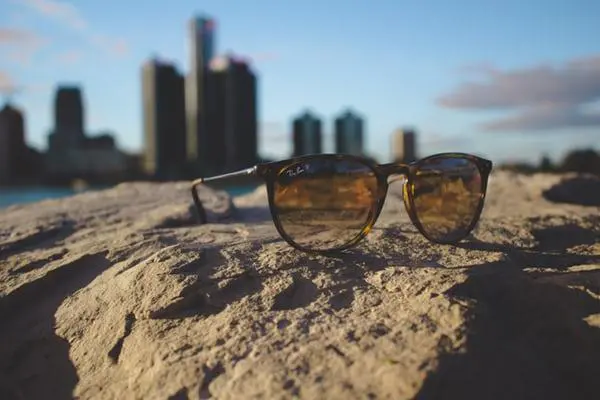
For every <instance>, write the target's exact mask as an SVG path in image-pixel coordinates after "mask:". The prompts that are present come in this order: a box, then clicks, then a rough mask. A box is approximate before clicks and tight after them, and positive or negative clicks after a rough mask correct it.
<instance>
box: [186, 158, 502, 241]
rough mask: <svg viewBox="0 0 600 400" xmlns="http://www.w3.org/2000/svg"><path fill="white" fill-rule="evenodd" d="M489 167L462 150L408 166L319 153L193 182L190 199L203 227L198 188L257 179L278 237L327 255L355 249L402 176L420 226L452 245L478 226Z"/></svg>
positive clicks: (412, 216) (410, 210) (435, 238)
mask: <svg viewBox="0 0 600 400" xmlns="http://www.w3.org/2000/svg"><path fill="white" fill-rule="evenodd" d="M491 170H492V162H491V161H489V160H486V159H483V158H480V157H477V156H474V155H471V154H464V153H441V154H435V155H432V156H429V157H427V158H424V159H421V160H419V161H415V162H412V163H410V164H400V163H389V164H377V163H374V162H372V161H371V160H369V159H367V158H363V157H359V156H351V155H345V154H318V155H308V156H301V157H296V158H292V159H289V160H283V161H276V162H269V163H263V164H257V165H256V166H254V167H251V168H247V169H244V170H241V171H237V172H232V173H228V174H223V175H218V176H213V177H210V178H200V179H196V180H195V181H193V182H192V197H193V199H194V203H195V205H196V208H197V211H198V215H199V219H200V223H206V222H207V218H206V211H205V210H204V207H203V206H202V203H201V201H200V198H199V195H198V191H197V189H198V187H199V185H201V184H204V183H207V182H214V181H217V180H223V179H229V178H239V177H242V176H257V177H260V178H262V179H264V181H265V183H266V187H267V195H268V199H269V209H270V211H271V216H272V218H273V223H274V224H275V228H276V229H277V231H278V232H279V234H280V235H281V237H282V238H283V239H284V240H285V241H286V242H287V243H289V244H290V245H291V246H293V247H294V248H296V249H298V250H301V251H305V252H309V253H329V252H335V251H340V250H344V249H348V248H350V247H352V246H355V245H356V244H358V243H359V242H360V241H361V240H362V239H363V238H364V237H365V236H366V235H367V234H368V233H369V231H370V230H371V228H372V227H373V226H374V225H375V222H376V221H377V218H378V217H379V214H380V213H381V210H382V209H383V204H384V202H385V198H386V195H387V191H388V185H389V184H390V183H392V182H394V181H395V180H400V179H402V180H403V199H404V205H405V207H406V210H407V212H408V215H409V217H410V219H411V221H412V223H413V224H414V225H415V227H416V228H417V229H418V230H419V232H421V234H422V235H423V236H425V237H426V238H427V239H428V240H430V241H432V242H434V243H440V244H452V243H457V242H459V241H460V240H462V239H463V238H465V237H466V236H467V235H468V234H469V233H470V232H471V231H472V230H473V228H474V227H475V225H476V224H477V222H478V220H479V217H480V215H481V211H482V209H483V204H484V200H485V194H486V189H487V181H488V177H489V175H490V172H491Z"/></svg>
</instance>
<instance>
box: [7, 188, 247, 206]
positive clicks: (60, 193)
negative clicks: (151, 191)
mask: <svg viewBox="0 0 600 400" xmlns="http://www.w3.org/2000/svg"><path fill="white" fill-rule="evenodd" d="M255 188H256V186H232V187H229V188H224V190H225V191H226V192H228V193H229V194H230V195H231V196H241V195H243V194H247V193H250V192H252V191H253V190H254V189H255ZM99 189H102V188H90V189H88V190H99ZM77 193H81V190H80V191H76V190H74V189H71V188H50V187H28V188H18V189H5V188H0V208H5V207H8V206H12V205H15V204H26V203H33V202H36V201H41V200H48V199H59V198H63V197H67V196H71V195H74V194H77ZM190 201H191V197H190Z"/></svg>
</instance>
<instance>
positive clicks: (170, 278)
mask: <svg viewBox="0 0 600 400" xmlns="http://www.w3.org/2000/svg"><path fill="white" fill-rule="evenodd" d="M565 179H566V180H569V179H570V178H569V177H557V176H552V175H542V174H540V175H533V176H530V177H526V176H520V175H515V174H510V173H504V172H498V173H495V174H493V175H492V177H491V181H490V188H489V191H488V198H487V201H486V208H485V211H484V215H483V216H482V220H481V222H480V224H479V226H478V228H477V230H476V231H475V232H474V234H473V235H472V237H471V238H469V239H468V240H465V241H463V242H462V243H460V244H459V245H458V246H442V245H436V244H432V243H430V242H428V241H427V240H426V239H425V238H423V237H422V236H421V235H420V234H419V233H418V232H417V230H416V229H415V228H414V227H413V226H412V225H411V224H410V222H409V220H408V218H407V216H406V213H405V211H404V208H403V205H402V201H401V198H400V197H399V196H400V190H399V189H400V188H399V187H397V188H395V189H394V190H392V191H391V193H390V195H389V198H388V201H387V203H386V206H385V209H384V212H383V213H382V215H381V217H380V218H379V221H378V223H377V225H376V227H375V228H374V230H373V231H372V232H371V233H370V235H369V236H368V237H367V239H365V240H364V241H363V242H362V243H361V245H360V246H359V247H357V248H355V249H353V250H351V251H348V252H345V253H343V254H339V255H336V256H331V257H322V256H311V255H307V254H304V253H301V252H298V251H296V250H294V249H292V248H291V247H289V246H288V245H287V244H285V243H284V242H283V241H282V240H281V239H279V237H278V235H277V233H276V231H275V229H274V227H273V225H272V223H271V221H270V215H269V213H268V211H267V210H266V208H265V204H266V196H265V194H264V189H262V188H259V189H258V190H257V191H256V192H255V193H253V194H251V195H248V196H244V197H239V198H235V199H234V200H233V202H234V203H235V207H233V206H232V201H231V199H229V198H228V197H227V196H226V195H225V194H224V193H223V192H218V191H212V190H210V189H207V188H206V189H203V192H202V196H203V199H204V201H205V202H206V203H207V204H208V207H207V208H208V209H209V219H210V221H211V223H209V224H207V225H204V226H199V225H197V224H196V223H195V218H194V213H193V209H192V202H191V197H190V195H189V192H188V185H187V184H185V183H173V184H148V183H139V184H124V185H120V186H118V187H115V188H113V189H110V190H106V191H101V192H93V193H85V194H81V195H78V196H74V197H72V198H69V199H67V200H55V201H45V202H41V203H37V204H33V205H25V206H16V207H11V208H8V209H4V210H0V296H1V297H0V398H1V399H12V398H17V399H18V398H23V399H30V398H32V399H33V398H35V399H38V398H57V399H61V398H71V397H77V398H82V399H87V398H94V399H112V398H132V399H138V398H139V399H188V398H189V399H204V398H211V397H212V398H218V399H239V398H269V399H283V398H306V399H320V398H327V399H355V398H356V399H359V398H360V399H402V398H476V399H495V398H503V399H517V398H528V399H537V398H540V399H541V398H543V399H549V398H560V399H566V398H568V399H575V398H588V399H591V398H597V397H596V396H597V395H598V393H600V379H599V377H600V362H599V357H600V208H599V207H597V206H583V205H577V204H575V203H577V201H576V198H577V193H573V192H572V191H570V192H569V196H568V197H569V199H568V203H558V202H552V201H550V200H547V199H546V198H545V197H544V196H545V195H544V193H563V192H564V190H563V191H561V190H559V189H560V187H561V186H564V185H566V184H568V182H567V183H562V180H565ZM579 186H581V185H579ZM579 186H577V187H579ZM549 190H550V192H548V191H549ZM552 190H553V192H552ZM580 190H583V192H584V193H583V195H584V197H585V195H587V193H585V187H584V188H583V189H580ZM551 197H552V196H551ZM563 197H564V196H563ZM588 197H589V196H588ZM553 198H556V196H554V197H553ZM583 203H584V204H590V201H589V199H588V198H587V197H586V200H584V201H583Z"/></svg>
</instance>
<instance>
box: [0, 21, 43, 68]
mask: <svg viewBox="0 0 600 400" xmlns="http://www.w3.org/2000/svg"><path fill="white" fill-rule="evenodd" d="M47 42H48V40H47V39H44V38H42V37H40V36H39V35H37V34H36V33H35V32H32V31H30V30H27V29H18V28H0V53H2V57H3V58H4V59H6V60H9V61H11V62H14V63H16V64H19V65H27V64H29V63H30V61H31V58H32V57H33V55H34V54H35V52H36V51H37V50H39V49H40V48H41V47H42V46H43V45H45V44H46V43H47Z"/></svg>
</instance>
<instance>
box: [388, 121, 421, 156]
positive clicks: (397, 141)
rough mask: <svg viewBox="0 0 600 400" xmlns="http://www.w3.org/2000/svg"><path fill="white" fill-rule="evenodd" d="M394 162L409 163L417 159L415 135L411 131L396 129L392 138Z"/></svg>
mask: <svg viewBox="0 0 600 400" xmlns="http://www.w3.org/2000/svg"><path fill="white" fill-rule="evenodd" d="M392 159H393V160H394V162H402V163H410V162H412V161H415V160H416V159H417V150H416V133H415V131H414V130H412V129H398V130H397V131H396V132H394V134H393V137H392Z"/></svg>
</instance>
